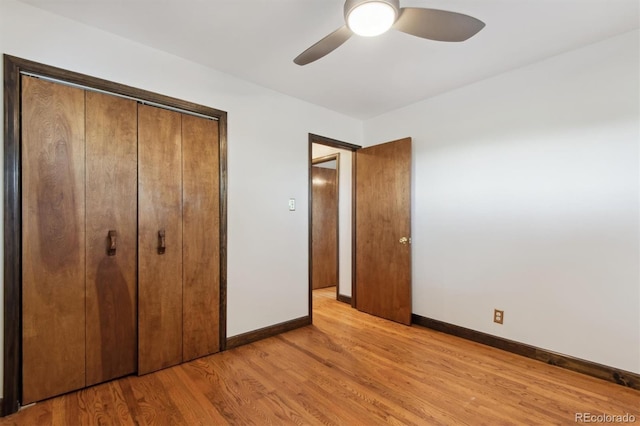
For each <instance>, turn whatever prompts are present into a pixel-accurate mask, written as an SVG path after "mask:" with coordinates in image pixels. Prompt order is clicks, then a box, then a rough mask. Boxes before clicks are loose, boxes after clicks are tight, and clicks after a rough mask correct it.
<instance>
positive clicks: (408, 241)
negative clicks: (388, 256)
mask: <svg viewBox="0 0 640 426" xmlns="http://www.w3.org/2000/svg"><path fill="white" fill-rule="evenodd" d="M399 242H400V244H411V238H408V237H402V238H400V240H399Z"/></svg>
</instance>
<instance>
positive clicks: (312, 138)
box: [309, 133, 362, 151]
mask: <svg viewBox="0 0 640 426" xmlns="http://www.w3.org/2000/svg"><path fill="white" fill-rule="evenodd" d="M314 143H317V144H320V145H326V146H331V147H333V148H339V149H345V150H347V151H357V150H359V149H360V148H362V147H361V146H360V145H354V144H352V143H349V142H343V141H339V140H338V139H331V138H327V137H325V136H320V135H314V134H313V133H309V144H314Z"/></svg>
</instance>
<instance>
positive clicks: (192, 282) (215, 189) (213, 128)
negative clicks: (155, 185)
mask: <svg viewBox="0 0 640 426" xmlns="http://www.w3.org/2000/svg"><path fill="white" fill-rule="evenodd" d="M218 151H219V150H218V122H217V121H214V120H207V119H204V118H200V117H194V116H190V115H183V116H182V161H183V167H182V170H183V183H182V188H183V193H182V196H183V232H184V242H183V289H184V297H183V304H184V305H183V360H184V361H188V360H191V359H194V358H198V357H201V356H204V355H208V354H212V353H215V352H218V351H219V350H220V338H219V324H220V321H219V315H220V312H219V309H220V308H219V306H220V223H219V217H220V212H219V210H220V193H219V187H220V185H219V159H218V155H219V154H218Z"/></svg>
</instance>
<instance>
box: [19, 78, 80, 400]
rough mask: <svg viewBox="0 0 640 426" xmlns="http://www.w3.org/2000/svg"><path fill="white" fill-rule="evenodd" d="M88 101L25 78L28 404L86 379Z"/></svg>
mask: <svg viewBox="0 0 640 426" xmlns="http://www.w3.org/2000/svg"><path fill="white" fill-rule="evenodd" d="M84 103H85V95H84V91H83V90H81V89H77V88H72V87H69V86H63V85H60V84H55V83H51V82H47V81H44V80H39V79H36V78H33V77H22V125H21V128H22V404H28V403H31V402H33V401H38V400H42V399H45V398H48V397H51V396H54V395H58V394H61V393H65V392H69V391H71V390H75V389H78V388H81V387H84V385H85V329H84V323H85V308H84V305H85V292H84V289H85V284H84V281H85V235H84V232H85V210H84V191H85V178H84V176H85V167H84V156H85V152H84V146H85V144H84V135H85V132H84V107H85V105H84Z"/></svg>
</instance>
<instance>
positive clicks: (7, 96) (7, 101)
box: [0, 55, 227, 416]
mask: <svg viewBox="0 0 640 426" xmlns="http://www.w3.org/2000/svg"><path fill="white" fill-rule="evenodd" d="M22 74H32V75H37V76H40V77H45V78H50V79H54V80H58V81H61V82H65V83H68V84H74V85H79V86H81V87H84V88H86V89H89V90H97V91H103V92H107V93H110V94H113V95H116V96H124V97H129V98H133V99H137V100H139V101H141V102H147V103H150V104H154V105H157V106H164V107H168V108H169V109H178V110H180V111H183V112H186V113H194V114H197V115H201V116H205V117H210V118H212V119H216V120H218V126H219V127H218V128H219V130H218V132H219V135H218V138H219V159H220V160H219V161H220V163H219V168H220V170H219V173H220V211H219V215H220V326H219V338H220V351H224V350H225V349H226V340H227V339H226V334H227V321H226V318H227V314H226V312H227V113H226V112H225V111H221V110H217V109H214V108H209V107H206V106H202V105H198V104H194V103H191V102H187V101H183V100H180V99H176V98H172V97H169V96H164V95H160V94H157V93H153V92H148V91H146V90H142V89H136V88H134V87H130V86H125V85H122V84H118V83H113V82H110V81H107V80H103V79H100V78H95V77H90V76H87V75H84V74H80V73H76V72H72V71H67V70H64V69H61V68H56V67H52V66H49V65H44V64H40V63H37V62H33V61H29V60H26V59H21V58H17V57H15V56H10V55H4V303H3V305H4V342H3V366H4V369H3V370H4V377H3V399H2V404H1V407H0V416H7V415H9V414H12V413H15V412H16V411H18V409H19V408H20V398H21V393H22V379H21V377H22V347H21V345H22V339H21V337H22V309H21V306H22V295H21V288H22V277H21V271H22V258H21V252H22V246H21V229H22V213H21V199H22V188H21V185H20V182H21V167H20V156H21V140H20V135H21V120H20V111H21V105H20V97H21V84H20V76H21V75H22Z"/></svg>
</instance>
